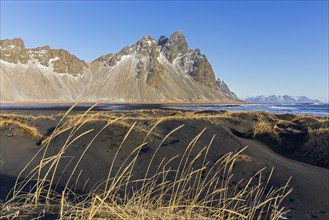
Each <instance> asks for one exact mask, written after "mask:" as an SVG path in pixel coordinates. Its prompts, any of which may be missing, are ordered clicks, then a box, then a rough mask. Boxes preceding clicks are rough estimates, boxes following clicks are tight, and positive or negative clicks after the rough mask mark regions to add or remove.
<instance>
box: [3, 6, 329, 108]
mask: <svg viewBox="0 0 329 220" xmlns="http://www.w3.org/2000/svg"><path fill="white" fill-rule="evenodd" d="M175 31H182V32H183V33H184V34H185V36H186V38H187V41H188V43H189V46H190V47H191V48H200V49H201V52H202V53H204V54H206V56H207V57H208V60H209V61H210V63H211V65H212V67H213V69H214V71H215V74H216V75H217V76H218V77H220V78H221V79H223V80H224V81H225V82H227V84H228V85H229V87H230V88H231V90H232V91H234V92H235V93H236V94H237V95H238V96H239V97H244V96H251V95H252V96H253V95H271V94H277V95H284V94H288V95H306V96H309V97H310V98H318V99H320V100H322V101H326V102H328V93H329V91H328V83H329V80H328V1H179V2H177V1H123V2H120V1H57V2H56V1H44V2H42V1H2V0H1V39H5V38H14V37H20V38H22V39H23V40H24V42H25V45H26V47H37V46H42V45H50V46H51V47H52V48H63V49H66V50H68V51H69V52H71V53H73V54H75V55H76V56H78V57H79V58H81V59H84V60H86V61H91V60H93V59H95V58H97V57H99V56H101V55H104V54H107V53H110V52H112V53H113V52H117V51H119V50H120V49H122V48H123V47H124V46H126V45H132V44H134V43H135V42H136V41H138V40H139V39H140V38H141V37H143V36H144V35H151V36H152V37H154V38H155V39H157V38H159V37H160V36H161V35H166V36H170V35H171V34H172V33H173V32H175Z"/></svg>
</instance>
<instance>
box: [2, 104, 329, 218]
mask: <svg viewBox="0 0 329 220" xmlns="http://www.w3.org/2000/svg"><path fill="white" fill-rule="evenodd" d="M53 113H55V112H51V113H50V112H46V114H53ZM75 113H76V112H75ZM19 114H36V115H39V114H44V112H40V111H39V112H33V111H28V110H24V111H22V112H20V113H19ZM117 116H120V117H130V118H131V119H127V121H126V123H127V124H113V125H111V126H108V127H107V128H105V129H104V130H103V131H102V132H101V133H100V134H99V136H98V137H97V138H96V139H95V140H94V141H93V143H92V144H91V146H90V147H89V148H88V150H87V152H86V154H85V156H84V157H83V159H82V160H81V162H80V163H79V166H78V168H77V170H76V172H75V174H74V175H73V177H72V178H71V181H70V182H69V183H68V182H67V181H68V179H70V177H69V174H70V173H71V172H72V170H73V169H74V166H75V164H76V163H77V162H78V159H79V157H80V155H81V154H82V153H83V151H84V150H85V149H86V147H88V144H89V143H90V142H91V140H92V139H93V137H95V135H96V134H97V132H98V131H100V130H101V129H102V128H103V127H104V125H106V122H105V120H104V118H102V117H99V118H97V119H95V120H93V121H91V122H89V123H87V124H86V125H84V126H82V127H81V128H80V129H79V132H78V133H77V134H76V136H77V135H79V134H82V133H83V132H87V131H89V130H90V129H93V130H92V131H90V133H88V134H86V135H84V136H82V137H81V138H79V139H78V140H77V141H75V142H74V143H73V144H72V145H71V146H70V147H69V148H68V149H67V150H66V152H65V155H66V156H67V157H65V158H63V159H62V162H63V163H61V164H59V167H58V172H56V177H55V180H56V181H55V182H56V184H57V185H58V189H60V188H61V187H63V186H65V185H66V184H68V186H69V187H70V188H71V189H74V190H75V191H77V192H79V193H87V192H88V191H90V190H92V189H93V188H95V186H98V185H100V186H102V181H104V180H106V178H107V175H108V170H109V168H110V164H111V161H112V160H113V157H114V155H115V152H116V150H117V149H118V147H119V145H120V143H121V142H122V140H123V139H124V138H125V135H126V134H127V131H128V130H129V129H130V127H131V125H132V124H133V123H134V122H135V121H136V125H135V126H136V127H135V129H133V130H132V132H131V133H130V135H129V136H128V138H127V139H126V140H125V142H124V143H123V145H122V149H121V150H120V152H119V154H118V159H117V162H116V163H115V164H114V171H115V170H118V169H119V167H120V165H121V164H120V163H123V161H125V159H126V158H128V157H129V154H130V152H131V151H133V150H134V149H135V148H136V147H137V146H139V145H140V144H142V143H143V140H144V138H145V133H146V132H147V131H148V130H149V129H150V127H152V120H146V119H145V118H144V119H141V117H147V118H160V117H169V118H167V119H166V120H164V121H163V122H161V123H160V124H159V125H158V126H157V127H156V129H154V132H153V133H151V134H150V135H149V137H148V139H147V144H146V145H145V146H143V147H142V149H141V151H140V153H139V157H138V159H137V160H136V166H135V168H134V170H133V178H142V177H143V175H144V172H145V170H146V169H147V167H148V163H149V161H150V160H151V159H152V156H153V154H154V153H155V151H156V149H157V147H158V146H160V147H159V150H158V152H157V153H156V156H155V158H154V161H153V162H152V164H154V166H151V169H150V174H152V173H156V171H157V165H158V164H160V163H161V162H162V160H164V161H166V159H168V158H172V157H174V156H176V155H180V156H181V155H183V154H184V151H185V149H186V147H187V146H188V145H189V143H190V142H191V141H192V140H193V138H194V137H196V136H197V135H198V134H200V133H202V134H201V136H200V138H199V139H198V140H197V141H196V144H195V146H194V148H193V150H192V151H191V154H190V155H191V157H192V156H195V155H197V153H198V152H200V150H201V149H202V148H203V147H205V146H207V145H209V143H210V142H211V140H212V138H213V137H214V135H215V137H214V139H213V142H212V143H211V148H210V150H209V154H208V156H207V160H208V162H209V164H210V166H211V164H214V163H215V161H216V159H218V158H220V157H221V156H223V155H225V154H226V153H229V152H237V151H239V150H241V149H242V148H244V147H245V146H248V148H247V149H246V150H245V151H243V152H242V155H241V157H239V160H237V162H236V164H235V167H234V171H235V172H234V174H235V175H234V177H233V179H232V181H231V184H233V185H234V184H237V182H238V181H239V180H241V179H243V178H245V179H248V178H249V177H251V176H253V175H254V174H255V173H257V171H258V170H260V169H262V168H264V167H265V171H264V176H267V175H269V173H270V171H271V169H272V167H274V173H273V175H272V178H271V180H270V185H271V186H278V187H280V186H283V185H284V184H285V183H286V182H287V181H288V179H289V178H290V177H292V179H291V182H290V183H289V185H290V186H291V187H292V188H293V192H292V193H291V194H290V195H288V196H287V198H286V199H285V200H284V203H283V206H285V207H286V208H287V209H289V210H290V211H289V212H288V213H287V218H288V219H297V220H298V219H328V218H329V170H328V161H327V160H326V157H327V155H326V153H327V152H328V150H329V148H328V147H329V146H328V143H329V142H328V137H329V132H328V130H326V129H327V128H328V121H329V120H328V118H314V117H304V118H303V117H301V116H300V117H297V116H293V115H286V116H275V115H270V114H267V113H230V114H228V113H225V112H198V113H184V112H180V111H169V110H168V111H146V112H145V111H138V112H131V111H130V112H126V113H117ZM211 116H214V117H211ZM59 119H60V117H55V118H53V119H35V120H30V121H28V123H29V124H31V125H34V126H35V127H36V128H38V130H39V131H40V133H42V134H43V135H44V137H43V138H39V139H38V138H32V137H31V136H30V135H28V134H25V133H24V132H22V133H19V132H15V130H13V129H9V128H8V127H6V126H3V127H2V128H1V129H0V135H1V136H0V138H1V139H0V140H1V158H0V165H1V167H0V168H1V169H0V174H1V180H0V189H1V193H0V195H1V199H2V200H5V197H6V195H7V194H8V192H9V190H10V188H11V187H12V184H13V183H14V180H15V179H16V177H17V176H18V174H19V173H20V171H21V170H22V169H23V168H24V167H25V165H26V164H27V163H28V162H29V161H30V160H31V158H32V157H33V156H34V155H35V154H36V153H37V152H38V150H39V149H40V147H41V145H40V144H41V142H42V139H45V138H46V137H47V136H49V135H51V133H52V132H53V130H54V128H55V127H56V124H57V123H58V121H59ZM2 120H3V118H2ZM264 121H265V122H266V123H265V124H266V125H264V126H263V127H261V131H262V132H259V133H257V134H255V126H256V124H257V123H259V122H264ZM182 125H184V126H183V127H181V128H180V129H178V130H177V131H175V132H174V133H172V134H171V135H170V137H169V138H167V139H166V140H165V141H164V142H163V143H161V141H162V140H163V138H164V137H165V136H166V135H167V134H168V133H170V132H171V131H172V130H173V129H175V128H178V127H179V126H182ZM204 128H206V129H205V130H204ZM266 129H270V130H266ZM271 129H272V130H271ZM203 130H204V131H203ZM70 131H71V130H68V131H65V132H64V133H62V134H60V135H59V136H57V137H56V138H55V139H54V140H52V142H51V144H50V146H49V148H48V152H47V155H48V156H51V155H55V154H57V153H58V152H59V151H60V148H61V147H62V146H63V144H64V143H65V141H66V140H67V137H68V135H69V132H70ZM269 131H270V132H269ZM315 131H317V133H316V132H315ZM271 132H272V133H271ZM319 140H321V141H319ZM41 158H42V154H39V155H37V156H36V157H35V158H34V160H33V161H32V163H31V164H30V166H29V167H30V168H28V169H27V171H25V172H23V173H22V175H21V177H22V178H23V177H24V176H26V175H27V173H28V170H29V169H31V168H33V167H35V166H36V165H37V164H38V163H39V162H40V159H41ZM69 161H71V162H69ZM68 163H69V165H67V164H68ZM198 163H199V162H198V161H197V162H196V164H195V166H196V167H197V166H199V165H200V164H198ZM312 164H313V165H312ZM66 165H67V166H66ZM170 166H172V167H177V166H178V164H177V162H176V161H173V162H171V163H170ZM193 166H194V164H193ZM81 170H82V171H81ZM80 171H81V173H80ZM114 173H115V172H114ZM77 179H78V180H77ZM243 184H245V182H242V183H241V187H243Z"/></svg>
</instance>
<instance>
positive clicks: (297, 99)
mask: <svg viewBox="0 0 329 220" xmlns="http://www.w3.org/2000/svg"><path fill="white" fill-rule="evenodd" d="M244 100H245V101H246V102H252V103H277V104H297V103H298V104H302V103H321V101H319V100H316V99H309V98H307V97H306V96H288V95H284V96H278V95H271V96H267V97H266V96H254V97H248V98H246V99H244Z"/></svg>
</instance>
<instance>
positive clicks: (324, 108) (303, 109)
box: [173, 104, 329, 116]
mask: <svg viewBox="0 0 329 220" xmlns="http://www.w3.org/2000/svg"><path fill="white" fill-rule="evenodd" d="M173 107H174V108H176V107H175V106H173ZM179 108H183V109H185V110H226V111H247V112H248V111H265V112H270V113H273V114H298V115H300V114H308V115H316V116H329V104H290V105H288V104H241V105H186V106H178V109H179Z"/></svg>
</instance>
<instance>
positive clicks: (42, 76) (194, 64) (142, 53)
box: [0, 32, 238, 102]
mask: <svg viewBox="0 0 329 220" xmlns="http://www.w3.org/2000/svg"><path fill="white" fill-rule="evenodd" d="M0 50H1V54H0V55H1V56H0V62H1V63H0V64H1V65H0V69H1V75H0V76H1V81H0V83H1V84H0V101H75V100H85V101H109V102H237V101H238V98H237V97H236V96H235V94H234V93H232V92H231V91H230V90H229V88H228V87H227V85H226V84H225V83H224V81H216V78H215V74H214V71H213V69H212V67H211V65H210V63H209V62H208V60H207V58H206V56H205V55H203V54H201V52H200V50H199V49H195V50H192V49H191V48H189V46H188V44H187V41H186V39H185V36H184V35H183V33H181V32H175V33H173V34H172V35H171V36H170V38H167V37H165V36H161V37H160V38H159V39H158V40H155V39H153V38H152V37H150V36H144V37H143V38H142V39H140V40H139V41H138V42H136V43H135V44H134V45H132V46H130V47H129V46H126V47H124V48H123V49H122V50H121V51H119V52H118V53H116V54H112V53H109V54H106V55H103V56H101V57H99V58H97V59H95V60H94V61H92V62H85V61H83V60H81V59H79V58H77V57H76V56H74V55H73V54H71V53H69V52H68V51H66V50H63V49H51V48H50V47H49V46H42V47H37V48H25V45H24V42H23V40H22V39H20V38H16V39H7V40H1V41H0Z"/></svg>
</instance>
